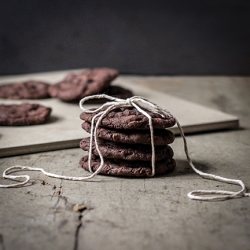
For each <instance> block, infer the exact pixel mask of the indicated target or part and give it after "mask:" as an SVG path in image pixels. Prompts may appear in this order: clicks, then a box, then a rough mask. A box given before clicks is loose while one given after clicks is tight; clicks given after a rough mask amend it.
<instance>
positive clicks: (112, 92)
mask: <svg viewBox="0 0 250 250" xmlns="http://www.w3.org/2000/svg"><path fill="white" fill-rule="evenodd" d="M99 94H106V95H109V96H112V97H116V98H121V99H127V98H129V97H132V96H133V92H132V91H131V90H129V89H125V88H123V87H120V86H116V85H112V86H110V87H108V88H107V89H105V90H104V91H103V92H102V93H99ZM106 101H107V99H105V98H103V99H91V100H88V101H86V102H85V103H88V104H95V103H105V102H106Z"/></svg>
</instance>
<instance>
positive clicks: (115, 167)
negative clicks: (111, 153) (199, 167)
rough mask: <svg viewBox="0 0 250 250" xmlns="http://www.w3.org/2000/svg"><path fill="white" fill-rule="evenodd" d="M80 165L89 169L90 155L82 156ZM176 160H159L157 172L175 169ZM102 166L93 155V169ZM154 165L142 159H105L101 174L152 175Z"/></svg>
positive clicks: (157, 173)
mask: <svg viewBox="0 0 250 250" xmlns="http://www.w3.org/2000/svg"><path fill="white" fill-rule="evenodd" d="M79 164H80V166H81V167H83V168H84V169H85V170H87V171H88V170H89V167H88V156H84V157H82V158H81V160H80V162H79ZM175 165H176V163H175V161H174V159H171V158H166V159H165V160H162V161H158V162H156V163H155V166H156V168H155V174H156V175H162V174H167V173H169V172H172V171H173V170H174V169H175ZM99 166H100V160H99V158H97V157H92V161H91V169H92V171H96V170H97V168H98V167H99ZM151 169H152V167H151V163H150V162H146V161H144V162H142V161H123V160H120V159H104V165H103V167H102V169H101V171H100V174H105V175H116V176H128V177H151V174H152V170H151Z"/></svg>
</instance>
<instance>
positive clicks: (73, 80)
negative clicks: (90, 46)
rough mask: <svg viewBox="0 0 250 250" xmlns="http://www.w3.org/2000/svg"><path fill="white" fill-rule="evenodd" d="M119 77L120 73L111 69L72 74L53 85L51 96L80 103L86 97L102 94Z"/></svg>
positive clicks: (50, 90) (50, 88) (96, 69)
mask: <svg viewBox="0 0 250 250" xmlns="http://www.w3.org/2000/svg"><path fill="white" fill-rule="evenodd" d="M117 76H118V71H117V70H115V69H110V68H95V69H89V70H85V71H83V72H80V73H71V74H69V75H67V76H66V77H65V79H64V80H63V81H61V82H59V83H57V84H55V85H51V86H50V87H49V94H50V96H51V97H57V98H59V99H60V100H62V101H66V102H75V101H79V100H81V99H82V98H83V97H85V96H89V95H94V94H98V93H100V92H102V91H103V90H104V89H106V88H108V87H109V86H110V82H111V81H112V80H113V79H115V78H116V77H117Z"/></svg>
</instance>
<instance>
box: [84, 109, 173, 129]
mask: <svg viewBox="0 0 250 250" xmlns="http://www.w3.org/2000/svg"><path fill="white" fill-rule="evenodd" d="M146 112H147V113H148V114H149V115H150V116H151V117H152V123H153V127H154V129H164V128H168V127H172V126H174V125H175V118H174V117H173V116H171V115H169V116H168V117H162V116H161V115H160V114H157V113H153V112H150V111H146ZM96 114H97V113H96V112H94V113H88V112H85V111H83V112H82V113H81V115H80V118H81V119H82V120H84V121H87V122H91V120H92V118H93V117H94V115H96ZM100 126H102V127H105V128H111V129H130V130H133V129H136V130H140V129H142V130H145V129H147V130H149V122H148V118H147V117H146V116H145V115H144V114H141V113H140V112H139V111H138V110H136V109H135V108H117V109H115V110H112V111H111V112H109V113H108V114H107V115H106V116H105V117H104V118H103V119H102V121H101V122H100Z"/></svg>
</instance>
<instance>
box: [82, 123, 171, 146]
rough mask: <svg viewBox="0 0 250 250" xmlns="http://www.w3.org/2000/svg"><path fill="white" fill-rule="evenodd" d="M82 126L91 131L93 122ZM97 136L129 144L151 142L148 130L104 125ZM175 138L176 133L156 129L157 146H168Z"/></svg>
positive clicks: (155, 139)
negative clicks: (109, 127) (106, 126)
mask: <svg viewBox="0 0 250 250" xmlns="http://www.w3.org/2000/svg"><path fill="white" fill-rule="evenodd" d="M82 128H83V129H84V130H85V131H86V132H88V133H90V131H91V130H90V129H91V124H90V123H89V122H83V123H82ZM97 137H99V138H102V139H105V140H108V141H114V142H121V143H128V144H146V145H150V144H151V137H150V132H149V131H148V130H128V129H127V130H125V129H120V130H115V129H108V128H103V127H98V129H97ZM174 139H175V136H174V134H173V133H172V132H171V131H170V130H167V129H155V130H154V144H155V145H156V146H166V145H168V144H171V143H172V142H173V141H174Z"/></svg>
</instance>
